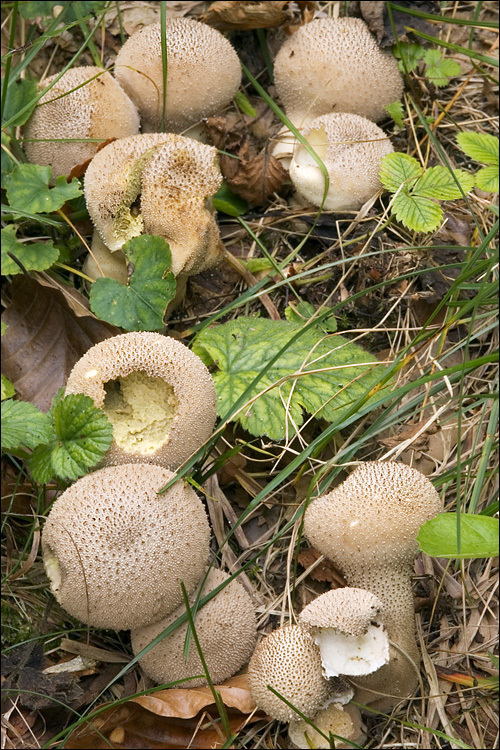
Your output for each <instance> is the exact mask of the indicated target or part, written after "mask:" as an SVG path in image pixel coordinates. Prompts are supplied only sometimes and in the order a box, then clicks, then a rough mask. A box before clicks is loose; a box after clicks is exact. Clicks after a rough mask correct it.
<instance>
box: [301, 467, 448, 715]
mask: <svg viewBox="0 0 500 750" xmlns="http://www.w3.org/2000/svg"><path fill="white" fill-rule="evenodd" d="M440 512H442V502H441V500H440V497H439V495H438V493H437V492H436V490H435V489H434V487H433V486H432V484H431V483H430V481H429V480H428V479H427V478H426V477H424V476H423V475H422V474H420V472H418V471H416V470H415V469H412V468H410V467H409V466H406V465H405V464H402V463H397V462H393V461H387V462H383V461H373V462H367V463H365V464H362V465H361V466H359V467H358V468H357V469H356V470H355V471H354V472H353V473H352V474H351V475H350V476H349V477H348V478H347V479H346V480H345V481H344V482H343V483H342V484H341V485H339V486H338V487H336V488H335V489H334V490H333V491H332V492H330V493H329V494H327V495H323V496H321V497H318V498H316V499H315V500H313V501H312V503H311V504H310V505H309V507H308V508H307V510H306V512H305V514H304V533H305V535H306V537H307V539H308V540H309V542H310V543H311V544H312V545H314V547H315V548H316V549H317V550H319V551H320V552H321V553H322V554H324V555H326V556H327V557H328V558H330V559H331V560H333V562H334V563H335V565H337V566H338V567H339V569H340V570H341V571H342V572H343V574H344V576H345V578H346V580H347V583H348V585H349V586H354V587H359V588H362V589H365V590H366V591H370V592H372V593H373V594H375V596H377V597H378V598H379V599H380V601H381V602H382V604H383V608H384V622H385V626H386V628H387V635H388V637H389V640H390V650H389V655H390V661H389V663H388V664H386V665H384V666H382V667H381V668H380V669H378V670H377V671H376V672H374V673H373V674H371V675H368V676H366V677H359V678H356V680H355V682H356V685H357V686H359V687H358V690H357V692H356V700H357V701H359V702H360V703H364V704H367V705H370V706H371V707H373V708H376V709H378V710H382V711H383V710H387V709H390V708H392V707H393V706H394V705H395V704H396V703H398V702H399V701H400V700H402V699H404V698H408V697H409V696H411V694H412V693H413V691H414V689H415V687H416V685H417V680H418V677H417V665H418V663H419V661H420V654H419V650H418V647H417V644H416V642H415V633H414V630H415V627H414V609H413V593H412V585H411V576H412V571H413V561H414V558H415V556H416V554H417V551H418V543H417V538H416V537H417V533H418V530H419V528H420V526H421V525H422V524H423V523H424V522H425V521H427V520H429V519H430V518H433V517H434V516H436V515H438V514H439V513H440Z"/></svg>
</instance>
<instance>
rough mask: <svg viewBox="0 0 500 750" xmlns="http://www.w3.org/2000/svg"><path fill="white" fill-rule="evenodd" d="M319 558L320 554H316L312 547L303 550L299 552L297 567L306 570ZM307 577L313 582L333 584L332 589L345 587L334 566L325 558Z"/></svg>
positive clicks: (316, 551)
mask: <svg viewBox="0 0 500 750" xmlns="http://www.w3.org/2000/svg"><path fill="white" fill-rule="evenodd" d="M320 557H321V552H318V550H317V549H314V547H309V548H308V549H303V550H301V551H300V552H299V554H298V556H297V561H298V563H299V565H302V567H303V568H306V569H307V568H309V567H310V566H311V565H314V563H315V562H316V560H319V558H320ZM309 577H310V578H312V580H313V581H328V582H329V583H332V584H334V588H338V587H343V586H346V583H345V581H344V579H343V578H342V576H341V575H340V573H339V572H338V570H337V569H336V567H335V565H334V564H333V563H332V562H331V561H330V560H328V559H327V558H326V557H325V559H324V560H322V562H320V563H318V565H316V567H315V568H314V569H313V570H311V572H310V573H309Z"/></svg>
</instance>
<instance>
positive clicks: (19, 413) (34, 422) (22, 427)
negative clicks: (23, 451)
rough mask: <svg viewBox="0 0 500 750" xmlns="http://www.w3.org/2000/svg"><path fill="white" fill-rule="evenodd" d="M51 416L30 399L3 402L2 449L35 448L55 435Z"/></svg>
mask: <svg viewBox="0 0 500 750" xmlns="http://www.w3.org/2000/svg"><path fill="white" fill-rule="evenodd" d="M53 434H54V430H53V428H52V425H51V421H50V418H49V417H48V416H47V414H44V413H43V412H41V411H40V410H39V409H37V407H36V406H35V405H34V404H30V403H29V402H28V401H12V400H11V399H9V400H8V401H4V402H3V403H2V450H15V449H16V448H21V447H23V448H29V449H32V448H35V446H37V445H39V444H40V443H44V442H47V441H48V440H51V438H52V437H53Z"/></svg>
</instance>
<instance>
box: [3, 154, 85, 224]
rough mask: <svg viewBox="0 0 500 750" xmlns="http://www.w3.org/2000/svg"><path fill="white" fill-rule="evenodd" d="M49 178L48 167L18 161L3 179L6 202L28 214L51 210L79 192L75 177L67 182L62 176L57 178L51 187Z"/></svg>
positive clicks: (50, 169) (50, 177)
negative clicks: (5, 189) (17, 164)
mask: <svg viewBox="0 0 500 750" xmlns="http://www.w3.org/2000/svg"><path fill="white" fill-rule="evenodd" d="M51 179H52V168H51V167H41V166H39V165H38V164H19V166H18V167H16V168H15V169H14V170H13V172H12V173H11V174H10V175H8V177H6V178H5V181H4V182H5V187H6V188H7V198H8V199H9V204H10V205H11V206H12V208H16V209H17V210H18V211H26V213H30V214H40V213H51V212H52V211H57V209H58V208H61V207H62V206H64V204H65V203H66V202H67V201H70V200H72V199H73V198H78V197H79V196H80V195H81V194H82V191H81V188H80V183H79V182H78V180H77V179H76V177H73V179H72V180H71V182H70V183H68V182H66V178H65V177H63V176H61V177H58V178H57V179H56V184H55V187H52V188H51V187H49V182H50V181H51Z"/></svg>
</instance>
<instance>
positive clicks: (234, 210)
mask: <svg viewBox="0 0 500 750" xmlns="http://www.w3.org/2000/svg"><path fill="white" fill-rule="evenodd" d="M212 204H213V206H214V208H215V209H216V210H217V211H222V213H224V214H228V215H229V216H241V215H242V214H246V212H247V211H248V203H247V202H246V200H244V198H240V196H239V195H236V194H235V193H233V192H231V190H229V188H228V186H227V184H226V183H225V182H223V183H222V185H221V187H220V188H219V190H218V191H217V192H216V193H215V195H214V196H213V198H212Z"/></svg>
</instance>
